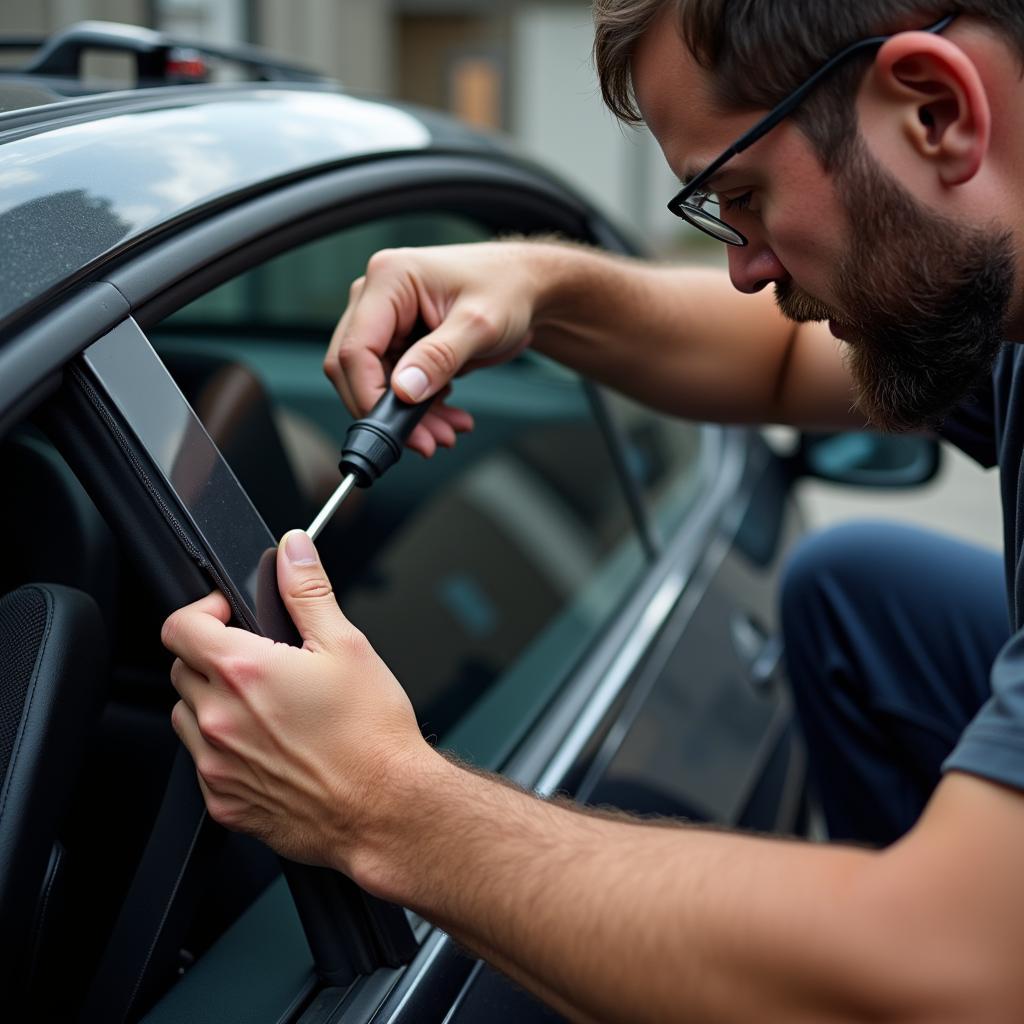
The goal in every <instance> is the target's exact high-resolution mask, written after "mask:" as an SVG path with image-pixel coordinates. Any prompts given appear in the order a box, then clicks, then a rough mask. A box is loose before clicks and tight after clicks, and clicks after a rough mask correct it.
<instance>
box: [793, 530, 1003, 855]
mask: <svg viewBox="0 0 1024 1024" xmlns="http://www.w3.org/2000/svg"><path fill="white" fill-rule="evenodd" d="M782 629H783V637H784V640H785V644H786V661H787V666H788V669H789V675H790V679H791V681H792V684H793V690H794V695H795V699H796V705H797V712H798V714H799V718H800V722H801V726H802V728H803V732H804V736H805V738H806V741H807V748H808V756H809V759H810V771H811V775H812V779H813V785H814V787H815V790H816V792H817V795H818V797H819V799H820V801H821V804H822V807H823V810H824V813H825V818H826V821H827V823H828V830H829V835H830V836H831V838H833V839H839V840H856V841H862V842H866V843H871V844H876V845H886V844H888V843H890V842H892V841H893V840H895V839H897V838H899V836H901V835H902V834H903V833H904V832H906V831H907V830H908V829H909V828H910V827H911V825H913V824H914V822H915V821H916V820H917V818H918V816H919V815H920V813H921V811H922V810H923V808H924V805H925V803H926V802H927V800H928V797H929V796H930V795H931V793H932V790H933V789H934V788H935V786H936V784H937V783H938V781H939V770H940V767H941V765H942V762H943V760H944V759H945V757H946V755H947V754H948V753H949V752H950V751H951V750H952V749H953V747H954V746H955V744H956V741H957V738H958V737H959V735H960V733H961V731H962V730H963V728H964V727H965V726H966V725H967V723H968V722H969V721H970V720H971V718H972V717H973V716H974V714H975V712H976V711H977V710H978V708H979V707H980V706H981V705H982V704H983V703H984V702H985V700H986V699H987V697H988V694H989V683H988V674H989V669H990V667H991V665H992V662H993V661H994V660H995V656H996V654H997V652H998V651H999V648H1000V647H1002V645H1003V644H1004V643H1005V642H1006V640H1007V639H1008V638H1009V632H1010V630H1009V622H1008V617H1007V605H1006V589H1005V582H1004V576H1003V562H1002V558H1001V557H1000V556H999V555H997V554H993V553H992V552H989V551H986V550H984V549H982V548H977V547H974V546H972V545H969V544H964V543H961V542H960V541H955V540H951V539H949V538H947V537H943V536H941V535H939V534H935V533H930V532H928V531H925V530H920V529H916V528H911V527H905V526H896V525H894V524H892V523H881V522H871V523H856V524H851V525H844V526H840V527H836V528H833V529H830V530H826V531H824V532H823V533H820V534H817V535H816V536H812V537H810V538H808V539H807V540H806V541H804V542H803V543H802V544H801V545H800V546H799V547H798V548H797V550H796V551H795V553H794V555H793V557H792V558H791V560H790V562H789V564H788V566H787V569H786V572H785V575H784V579H783V585H782Z"/></svg>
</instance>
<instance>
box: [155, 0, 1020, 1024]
mask: <svg viewBox="0 0 1024 1024" xmlns="http://www.w3.org/2000/svg"><path fill="white" fill-rule="evenodd" d="M595 18H596V29H597V33H596V43H595V56H596V64H597V69H598V72H599V74H600V77H601V82H602V88H603V93H604V97H605V100H606V102H607V103H608V105H609V106H610V107H611V109H612V110H613V111H614V112H615V113H616V114H618V115H619V116H620V117H622V118H623V119H624V120H627V121H640V120H642V121H644V122H646V124H647V125H648V126H649V127H650V129H651V131H652V132H653V133H654V135H655V136H656V138H657V140H658V142H659V143H660V145H661V148H662V150H663V152H664V155H665V158H666V160H667V161H668V163H669V165H670V166H671V167H672V169H673V170H674V171H675V173H676V174H677V175H678V176H679V177H680V179H681V180H682V182H683V189H682V191H681V192H680V193H679V194H678V195H677V196H676V197H675V198H674V199H673V200H672V201H671V203H670V204H669V205H670V209H671V210H672V212H674V213H676V214H677V215H678V216H680V217H683V218H684V219H686V220H687V221H689V222H690V223H691V224H694V225H695V226H697V227H698V228H700V229H701V230H703V231H705V232H707V233H709V234H711V235H713V236H714V237H715V238H718V239H720V240H721V241H722V242H723V243H725V244H726V245H727V246H728V250H729V273H728V275H727V276H726V275H724V274H723V275H719V274H716V273H713V272H710V271H698V270H686V269H673V268H666V267H652V266H645V265H642V264H639V263H636V262H630V261H627V260H623V259H618V258H612V257H608V256H605V255H601V254H599V253H596V252H592V251H588V250H586V249H584V248H581V247H571V246H562V245H558V244H554V243H550V242H548V243H542V242H535V243H531V242H526V241H522V242H506V243H494V244H483V245H478V246H468V247H450V248H444V249H426V250H401V251H394V252H383V253H380V254H378V255H377V256H375V257H374V258H373V260H371V262H370V264H369V267H368V270H367V273H366V275H365V277H364V278H361V279H360V280H359V281H358V282H357V283H356V285H355V286H354V287H353V290H352V295H351V299H350V303H349V307H348V309H347V311H346V312H345V315H344V317H343V318H342V320H341V322H340V324H339V326H338V329H337V331H336V333H335V337H334V339H333V341H332V344H331V348H330V351H329V353H328V356H327V361H326V370H327V373H328V375H329V376H330V377H331V379H332V381H333V382H334V383H335V385H336V386H337V389H338V391H339V393H340V394H341V396H342V398H343V399H344V400H345V402H346V404H347V405H348V406H349V408H350V409H351V411H352V412H353V413H355V414H360V415H362V414H365V413H366V412H367V411H368V410H369V409H370V407H371V406H372V405H373V404H374V403H375V402H376V400H377V399H378V398H379V397H380V395H381V394H382V393H383V391H384V389H385V388H386V387H388V386H392V387H394V389H395V390H396V392H397V393H398V394H399V396H400V397H402V398H405V399H406V400H410V401H418V400H423V399H424V398H427V397H430V396H434V395H438V394H439V393H440V392H442V391H443V389H444V388H445V387H446V385H447V384H448V383H449V381H450V380H451V378H452V377H453V376H454V374H455V373H457V372H459V371H461V370H465V369H467V368H468V369H472V368H473V367H474V366H478V365H484V364H487V363H493V362H495V361H498V360H502V359H506V358H511V356H513V355H514V354H515V353H517V352H518V351H519V350H520V349H521V348H522V346H523V345H525V344H530V345H532V346H534V347H535V348H536V349H538V350H539V351H541V352H544V353H546V354H547V355H549V356H552V357H553V358H555V359H558V360H560V361H562V362H564V363H565V364H567V365H569V366H571V367H573V368H574V369H576V370H578V371H580V372H583V373H585V374H587V375H589V376H591V377H593V378H595V379H597V380H599V381H603V382H606V383H608V384H610V385H612V386H614V387H616V388H618V389H619V390H622V391H625V392H627V393H628V394H630V395H632V396H634V397H635V398H638V399H640V400H642V401H644V402H646V403H648V404H650V405H652V406H655V407H657V408H659V409H662V410H666V411H669V412H672V413H675V414H677V415H680V416H685V417H690V418H694V419H706V420H720V421H725V422H748V423H758V422H773V423H789V424H794V425H796V426H799V427H802V428H814V429H819V430H820V429H827V430H842V429H850V428H858V427H862V426H864V425H865V424H873V425H875V426H877V427H879V428H881V429H887V430H907V429H922V428H923V429H933V430H937V431H938V432H940V433H941V434H943V435H944V436H946V437H948V438H950V439H951V440H952V441H954V443H956V444H959V445H960V446H961V447H963V448H964V449H965V450H966V451H968V452H969V453H970V454H972V455H973V456H974V457H976V458H977V459H979V460H980V461H982V462H983V463H985V464H987V465H994V464H996V463H998V464H999V465H1000V467H1001V471H1002V473H1003V481H1004V483H1003V500H1004V503H1005V513H1006V523H1007V527H1006V578H1005V581H1004V580H1003V579H1002V571H1001V568H1000V564H999V561H998V559H996V558H995V556H991V555H986V554H984V553H981V552H978V551H976V550H975V549H972V548H969V547H966V546H964V545H960V544H956V543H953V542H950V541H947V540H944V539H941V538H938V537H935V536H931V535H928V534H920V533H917V532H914V531H910V530H907V529H896V528H894V527H889V528H886V527H880V526H874V527H872V528H870V529H867V528H862V527H857V528H845V529H843V530H840V531H833V532H832V533H829V534H825V535H823V536H822V537H819V538H815V539H812V540H811V541H809V542H808V543H807V544H805V545H804V547H803V549H802V550H801V551H800V552H799V553H798V554H797V556H796V557H795V559H794V561H793V563H792V565H791V567H790V570H789V572H788V575H787V578H786V582H785V586H784V588H783V594H782V611H783V624H784V630H785V640H786V646H787V656H788V662H789V670H790V675H791V677H792V681H793V685H794V689H795V692H796V696H797V702H798V709H799V712H800V716H801V722H802V726H803V729H804V732H805V734H806V737H807V741H808V746H809V751H810V755H811V763H812V768H813V770H814V772H815V776H816V781H817V786H818V789H819V791H820V793H821V798H822V801H823V805H824V810H825V813H826V817H827V822H828V827H829V833H830V837H831V839H832V840H834V841H833V842H832V843H829V844H820V845H810V844H805V843H799V842H788V841H781V840H775V839H765V838H755V837H750V836H742V835H733V834H728V833H723V832H716V831H708V830H703V829H700V828H697V827H687V826H680V827H654V826H652V825H649V824H644V823H641V822H635V821H631V820H628V819H622V818H620V819H612V818H607V817H600V816H592V815H588V814H585V813H582V812H579V811H574V810H572V809H570V808H567V807H563V806H557V805H552V804H549V803H545V802H542V801H540V800H538V799H535V798H533V797H532V796H530V795H528V794H525V793H522V792H519V791H517V790H515V789H513V788H510V787H508V786H506V785H503V784H501V783H500V782H498V781H496V780H494V779H490V778H487V777H484V776H481V775H478V774H473V773H471V772H468V771H466V770H464V769H463V768H461V767H459V766H457V765H454V764H452V763H451V762H449V761H447V760H445V759H444V758H443V757H441V756H440V755H439V754H437V753H436V752H435V751H434V750H432V749H431V748H430V747H429V746H428V745H427V744H426V743H425V742H424V740H423V739H422V738H421V736H420V733H419V731H418V729H417V726H416V720H415V718H414V717H413V714H412V710H411V708H410V706H409V703H408V700H407V699H406V697H405V695H404V693H403V691H402V690H401V688H400V686H399V685H398V683H397V682H396V681H395V679H394V678H393V677H392V676H391V674H390V673H389V672H388V670H387V668H386V667H385V666H384V665H383V664H382V663H381V662H380V661H379V660H378V659H377V657H376V655H374V654H373V652H372V651H371V650H370V648H369V646H368V645H367V644H366V642H365V640H363V638H362V637H361V636H360V635H359V634H358V633H357V632H356V631H355V630H354V629H353V628H352V626H351V625H349V624H348V622H347V621H346V620H345V619H344V617H343V616H342V614H341V612H340V611H339V609H338V607H337V604H336V603H335V601H334V598H333V596H332V595H331V592H330V585H329V583H328V581H327V580H326V577H325V575H324V572H323V569H322V568H321V566H320V563H319V561H318V559H317V556H316V552H315V550H314V548H313V546H312V543H311V542H310V540H309V538H308V537H307V536H306V535H305V534H303V533H301V532H293V533H291V534H289V535H288V536H287V537H286V538H285V539H284V541H283V542H282V548H281V552H280V556H279V578H280V581H281V588H282V593H283V595H284V598H285V601H286V604H287V605H288V607H289V610H290V611H291V613H292V615H293V617H294V619H295V621H296V624H297V625H298V627H299V629H300V632H301V633H302V635H303V637H304V638H305V641H306V645H305V649H303V650H293V649H285V648H268V646H267V645H266V643H265V642H264V641H261V640H260V638H257V637H252V636H249V635H247V634H243V633H240V632H238V631H235V630H230V629H228V628H226V626H225V623H226V622H227V619H228V616H229V611H228V608H227V605H226V602H225V601H224V600H223V599H222V598H221V597H220V596H219V595H212V596H211V597H209V598H207V599H205V600H204V601H201V602H198V603H197V604H195V605H192V606H190V607H189V608H186V609H183V610H181V611H179V612H176V613H175V614H174V615H173V616H171V618H170V619H169V620H168V622H167V625H166V627H165V632H164V640H165V643H166V644H167V646H168V647H169V648H170V649H171V650H172V651H173V652H175V653H176V654H177V655H178V660H177V661H176V663H175V667H174V672H173V679H174V683H175V686H176V687H177V689H178V691H179V693H180V695H181V697H182V701H181V702H179V704H178V705H177V706H176V707H175V710H174V715H173V719H174V724H175V728H176V729H177V731H178V733H179V735H180V736H181V737H182V739H183V740H184V742H185V743H186V745H187V746H188V748H189V750H190V751H191V752H192V754H193V756H194V757H195V758H196V761H197V765H198V768H199V772H200V777H201V779H202V780H203V786H204V792H205V795H206V798H207V802H208V806H209V809H210V812H211V814H212V815H213V817H214V818H216V819H217V820H218V821H221V822H222V823H224V824H227V825H229V826H230V827H233V828H238V829H244V830H246V831H250V832H253V833H255V834H257V835H259V836H260V837H262V838H264V839H265V840H267V841H268V842H269V843H270V844H271V845H273V846H274V847H275V848H276V849H277V850H279V851H280V852H282V853H284V854H285V855H287V856H290V857H293V858H297V859H303V860H308V861H313V862H316V863H320V864H328V865H331V866H333V867H336V868H338V869H339V870H342V871H344V872H346V873H347V874H349V875H350V876H351V877H353V878H354V879H355V880H356V881H357V882H359V883H360V884H361V885H363V886H364V887H366V888H367V889H369V890H370V891H371V892H373V893H376V894H378V895H380V896H383V897H385V898H387V899H389V900H392V901H394V902H397V903H400V904H403V905H405V906H408V907H411V908H413V909H415V910H416V911H418V912H419V913H420V914H422V915H423V916H425V917H427V918H428V919H430V920H431V921H434V922H436V923H437V924H439V925H441V926H442V927H444V928H445V929H446V930H447V931H449V932H450V933H451V934H452V935H454V936H455V937H456V938H458V939H459V940H460V941H462V942H463V943H465V944H466V945H467V946H469V947H470V948H471V949H473V950H475V951H476V952H478V953H479V954H480V955H482V956H484V957H486V958H487V959H488V960H490V961H491V962H492V963H494V964H496V965H497V966H498V967H500V968H501V969H502V970H504V971H506V972H507V973H509V974H510V975H512V976H513V977H514V978H516V979H517V980H518V981H520V982H521V983H522V984H523V985H525V986H526V987H528V988H529V989H531V990H532V991H533V992H535V993H537V994H538V995H539V996H541V998H543V999H545V1000H546V1001H548V1002H549V1003H550V1004H552V1005H553V1006H555V1007H556V1008H558V1009H560V1010H561V1011H562V1012H564V1013H566V1014H568V1015H570V1016H572V1017H574V1018H576V1019H581V1020H602V1021H607V1020H619V1021H628V1022H637V1021H643V1020H651V1021H665V1020H678V1021H700V1022H709V1021H737V1020H740V1021H750V1020H758V1021H815V1022H821V1021H829V1020H837V1021H840V1020H842V1021H845V1020H867V1019H891V1020H930V1021H934V1020H944V1021H956V1020H964V1021H974V1022H977V1021H1018V1020H1022V1019H1024V971H1021V969H1020V963H1019V958H1020V950H1021V949H1022V948H1024V886H1022V885H1020V884H1019V878H1018V875H1019V872H1020V861H1021V858H1022V856H1024V793H1022V792H1021V791H1022V790H1024V630H1022V625H1024V569H1021V568H1020V567H1019V566H1020V561H1021V559H1020V555H1021V549H1022V546H1024V536H1022V535H1021V531H1020V529H1019V527H1018V524H1019V523H1020V522H1021V516H1020V511H1021V501H1022V496H1021V494H1020V491H1019V479H1020V474H1021V470H1022V466H1024V463H1022V441H1024V423H1022V421H1021V419H1020V418H1019V417H1018V412H1021V401H1022V399H1021V397H1020V396H1018V394H1017V390H1018V385H1017V380H1018V378H1019V377H1020V376H1021V374H1024V356H1022V351H1021V349H1020V347H1019V346H1018V345H1016V344H1013V343H1012V340H1013V339H1014V338H1019V337H1022V336H1024V281H1022V280H1021V259H1020V256H1021V253H1022V251H1024V84H1022V72H1021V69H1022V63H1024V6H1022V5H1021V4H1020V2H1019V0H957V2H956V3H949V4H947V5H942V4H935V3H931V2H930V0H857V2H855V3H851V2H849V0H598V2H597V3H596V5H595ZM418 316H422V317H423V318H424V320H425V321H426V323H427V325H428V327H429V328H430V329H431V333H429V334H428V335H427V336H426V337H425V338H423V339H422V340H421V341H419V342H417V343H416V344H414V345H413V346H412V347H410V348H409V349H408V350H407V351H406V352H404V354H402V355H401V357H400V358H399V359H398V361H397V365H396V366H395V368H394V371H393V372H392V371H391V369H390V366H391V363H390V358H389V356H390V349H391V346H392V345H393V344H394V343H395V342H396V339H400V338H403V337H405V336H406V335H407V333H408V332H409V330H410V329H411V327H412V325H413V323H414V321H415V320H416V318H417V317H418ZM471 425H472V424H471V421H470V419H469V417H468V416H467V415H466V414H465V413H464V412H463V411H461V410H459V409H457V408H453V407H451V406H449V405H448V404H446V403H445V401H444V399H443V397H442V398H439V399H438V400H437V401H436V402H435V405H434V407H433V409H432V412H431V413H430V414H429V415H428V416H427V418H426V419H425V420H424V421H423V423H422V424H421V426H420V427H419V428H417V432H416V433H415V434H414V436H413V437H412V438H411V445H412V446H413V447H414V448H417V449H418V450H419V451H420V452H421V453H423V454H425V455H428V456H429V455H431V454H432V453H433V451H434V449H435V448H436V446H437V445H438V444H442V445H451V444H453V443H455V440H456V435H457V434H458V433H459V432H461V431H463V430H466V429H470V428H471ZM299 676H301V677H302V685H301V686H295V685H292V683H293V680H294V679H295V678H296V677H299ZM254 693H255V694H258V696H259V699H258V700H256V699H252V694H254ZM200 722H203V723H205V724H204V728H203V729H201V728H200V725H199V723H200ZM209 723H214V724H215V726H216V728H215V729H214V732H213V733H212V734H211V732H210V730H211V729H213V728H214V726H213V725H210V724H209ZM204 730H205V732H204ZM439 820H440V821H444V822H445V828H443V829H438V828H437V827H436V822H437V821H439ZM841 840H853V841H857V845H853V844H847V845H844V844H843V843H842V842H839V841H841ZM595 893H599V894H601V898H600V899H595V898H594V896H593V894H595Z"/></svg>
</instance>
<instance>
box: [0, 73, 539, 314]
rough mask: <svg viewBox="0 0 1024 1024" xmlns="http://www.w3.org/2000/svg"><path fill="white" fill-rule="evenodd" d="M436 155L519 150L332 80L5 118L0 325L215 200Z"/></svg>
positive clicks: (109, 96)
mask: <svg viewBox="0 0 1024 1024" xmlns="http://www.w3.org/2000/svg"><path fill="white" fill-rule="evenodd" d="M12 84H13V83H12ZM438 151H440V152H446V153H452V152H460V153H468V154H478V155H482V154H489V155H492V156H495V155H498V154H502V155H503V156H502V158H503V159H506V160H507V159H508V158H509V156H510V155H511V154H510V153H509V152H508V151H507V147H506V146H505V145H504V144H503V143H501V142H499V141H497V140H495V139H492V138H489V137H486V136H483V135H480V134H477V133H475V132H472V131H470V130H469V129H467V128H465V127H463V126H461V125H459V124H457V123H456V122H454V121H452V120H450V119H449V118H446V117H443V116H442V115H438V114H433V113H430V112H427V111H424V110H420V109H415V108H412V107H405V106H402V105H400V104H397V103H392V102H386V101H383V100H372V99H366V98H360V97H356V96H353V95H351V94H348V93H345V92H343V91H342V90H341V88H340V87H338V86H336V85H332V84H316V83H313V84H308V83H302V84H293V83H250V84H245V85H237V84H236V85H188V86H174V87H167V88H152V89H145V90H134V91H126V92H117V93H104V94H101V95H99V96H90V97H82V98H75V99H66V100H63V101H61V102H57V103H50V104H42V105H38V106H33V107H29V108H27V109H25V108H23V109H19V110H14V111H10V112H8V113H4V114H0V325H2V324H3V323H5V322H7V323H9V322H10V320H11V318H12V316H14V315H16V314H17V313H18V311H19V310H21V311H24V309H25V307H27V306H35V305H37V304H38V302H39V301H40V300H41V298H44V297H45V296H46V295H47V294H48V293H50V292H51V291H52V290H53V289H54V288H55V287H57V286H59V285H60V284H61V283H62V282H67V281H69V280H70V279H72V278H75V277H76V275H78V276H80V275H82V274H83V273H84V272H87V271H91V270H92V269H93V268H95V267H96V266H97V265H99V264H105V263H106V262H108V261H109V259H111V258H113V257H115V256H118V255H120V254H121V253H123V252H124V251H125V250H126V248H128V247H131V246H134V245H135V244H137V243H141V242H144V241H145V240H147V239H149V238H152V237H154V236H155V235H157V234H160V233H162V232H164V231H166V230H169V229H172V228H174V227H177V226H179V225H181V224H183V223H186V222H189V221H191V220H193V219H195V218H196V217H200V216H202V215H204V214H205V213H207V212H209V211H210V210H211V209H212V208H216V207H217V206H218V204H219V205H229V204H230V203H232V202H237V201H239V200H240V199H243V198H246V197H248V196H250V195H252V194H254V193H256V192H258V191H263V190H268V189H270V188H272V187H275V186H277V185H280V184H283V183H285V182H288V181H290V180H297V179H299V178H301V177H303V176H307V175H309V174H312V173H316V172H317V171H320V170H323V169H327V168H330V167H337V166H340V165H343V164H346V163H352V162H364V161H366V160H368V159H372V158H376V157H384V156H389V155H395V154H400V153H404V154H408V153H419V152H438ZM517 162H521V161H518V160H517Z"/></svg>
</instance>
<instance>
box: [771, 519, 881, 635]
mask: <svg viewBox="0 0 1024 1024" xmlns="http://www.w3.org/2000/svg"><path fill="white" fill-rule="evenodd" d="M888 529H889V524H882V523H875V522H857V523H843V524H841V525H839V526H832V527H829V528H827V529H824V530H821V531H819V532H818V533H814V534H811V535H810V536H808V537H805V538H804V539H803V540H801V541H800V542H799V543H798V544H797V546H796V547H795V548H794V550H793V552H792V553H791V554H790V556H789V558H788V559H787V561H786V564H785V566H784V567H783V570H782V580H781V587H780V610H781V616H782V627H783V632H784V633H787V634H792V632H793V627H794V625H795V624H797V623H802V624H804V625H805V626H806V623H807V622H808V621H809V619H812V618H814V617H817V616H819V615H820V614H821V613H822V611H823V610H824V608H825V606H826V605H827V604H828V595H829V594H830V593H832V594H836V593H845V594H852V593H853V592H854V591H856V590H857V589H859V587H860V585H861V583H862V582H864V581H865V579H866V578H870V574H871V569H870V567H871V566H872V565H873V563H874V562H875V561H876V560H877V558H878V556H879V549H880V543H881V538H882V535H883V534H884V533H886V532H887V531H888Z"/></svg>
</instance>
